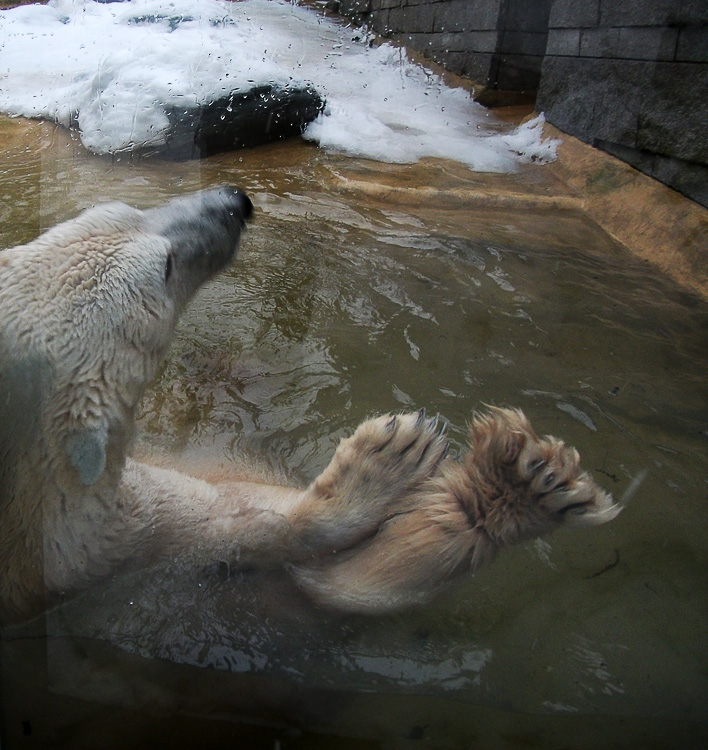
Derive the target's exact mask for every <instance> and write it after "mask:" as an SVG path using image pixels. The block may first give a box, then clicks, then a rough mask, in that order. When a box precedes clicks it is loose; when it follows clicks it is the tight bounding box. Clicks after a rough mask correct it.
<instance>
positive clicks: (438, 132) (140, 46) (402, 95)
mask: <svg viewBox="0 0 708 750" xmlns="http://www.w3.org/2000/svg"><path fill="white" fill-rule="evenodd" d="M370 41H371V40H370V38H369V37H367V36H366V35H365V34H364V33H363V32H361V31H360V30H355V29H352V28H349V27H347V26H345V25H343V24H337V23H335V22H333V21H330V20H328V19H326V18H324V17H323V16H321V15H320V14H318V13H317V12H315V11H314V10H312V9H309V8H305V7H302V6H298V5H296V4H292V3H288V2H281V1H279V0H244V1H243V2H235V3H234V2H227V1H225V0H130V1H129V2H117V3H115V2H114V3H98V2H93V0H51V2H49V4H47V5H29V6H21V7H18V8H14V9H10V10H4V11H0V111H2V112H5V113H7V114H11V115H22V116H26V117H43V118H48V119H51V120H55V121H57V122H59V123H61V124H63V125H66V126H68V125H69V124H70V123H71V122H72V118H76V121H77V123H78V126H79V130H80V134H81V140H82V142H83V144H84V145H85V146H86V148H88V149H90V150H91V151H94V152H96V153H115V152H120V151H126V150H131V149H134V148H140V147H143V146H149V145H159V144H161V143H164V141H165V135H166V129H167V127H168V121H167V117H166V115H165V112H164V107H165V106H179V105H181V104H192V105H194V104H206V103H208V102H210V101H213V100H215V99H218V98H220V97H222V96H224V95H226V94H228V93H230V92H232V91H235V90H247V89H250V88H252V87H253V86H255V85H260V84H265V83H274V84H279V85H281V86H287V85H296V84H299V83H303V82H310V83H312V84H314V86H315V87H316V89H317V90H318V91H319V92H320V93H321V94H322V95H323V96H324V97H325V98H326V101H327V105H326V108H325V111H324V113H323V114H322V115H321V116H320V117H319V118H318V119H317V120H316V121H315V122H313V123H311V124H310V125H309V126H308V128H307V130H306V131H305V134H304V135H305V137H306V138H308V139H310V140H313V141H315V142H317V143H318V144H319V145H320V146H321V147H323V148H325V149H331V150H335V151H338V152H343V153H346V154H351V155H354V156H363V157H367V158H370V159H376V160H382V161H391V162H402V163H405V162H414V161H417V160H418V159H420V158H421V157H425V156H434V157H435V156H437V157H443V158H449V159H454V160H457V161H460V162H463V163H464V164H467V165H468V166H469V167H470V168H471V169H474V170H478V171H495V172H497V171H498V172H506V171H513V170H514V169H515V168H516V167H517V165H518V164H519V163H524V162H528V161H532V160H533V161H550V160H553V159H554V158H555V148H556V145H557V141H549V140H546V141H544V140H543V139H542V133H541V126H542V118H538V119H537V120H535V121H532V122H531V123H527V124H525V125H523V126H521V127H519V128H517V129H516V130H515V131H513V132H506V133H505V132H504V129H503V128H500V126H499V124H498V123H497V122H496V121H495V120H494V118H493V117H492V116H491V115H490V114H489V113H488V111H487V110H485V109H484V108H483V107H481V106H480V105H478V104H476V103H475V102H473V101H472V100H471V98H470V96H469V94H468V93H467V92H466V91H464V90H463V89H461V88H450V87H448V86H445V85H444V84H443V82H442V80H441V79H440V78H439V77H437V76H435V75H433V74H432V73H431V72H430V71H428V70H426V69H425V68H424V67H422V66H420V65H417V64H413V63H412V62H410V61H409V60H408V59H407V58H406V55H405V52H404V51H402V50H401V49H399V48H396V47H394V46H393V45H391V44H389V43H386V44H383V45H380V46H377V45H374V44H370Z"/></svg>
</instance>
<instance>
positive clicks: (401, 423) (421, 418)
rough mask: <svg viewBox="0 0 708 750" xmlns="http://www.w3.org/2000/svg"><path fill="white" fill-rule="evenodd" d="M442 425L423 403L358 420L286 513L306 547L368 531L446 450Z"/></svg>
mask: <svg viewBox="0 0 708 750" xmlns="http://www.w3.org/2000/svg"><path fill="white" fill-rule="evenodd" d="M445 429H446V425H445V424H443V425H440V422H439V419H438V417H433V418H427V417H426V413H425V409H421V410H420V411H419V412H415V413H412V414H401V415H390V414H388V415H385V416H381V417H376V418H374V419H370V420H367V421H366V422H364V423H363V424H361V425H360V426H359V427H358V428H357V430H356V432H355V433H354V435H352V437H350V438H347V439H345V440H343V441H342V442H341V443H340V444H339V446H338V448H337V450H336V452H335V454H334V456H333V458H332V461H331V462H330V464H329V466H328V467H327V468H326V469H325V470H324V471H323V472H322V474H320V475H319V476H318V477H317V479H316V480H315V481H314V482H313V483H312V484H311V485H310V487H308V489H307V490H306V492H305V494H304V496H303V500H302V502H301V503H299V504H298V506H297V508H296V509H294V511H293V513H292V516H291V518H290V521H291V524H292V525H293V529H294V532H295V534H296V535H297V536H298V538H299V540H300V541H301V542H302V544H303V545H305V546H306V547H307V548H308V549H310V550H312V551H324V550H337V549H342V548H344V547H347V546H350V545H352V544H355V543H357V542H359V541H360V540H361V539H362V538H364V537H365V536H367V535H369V534H371V533H373V532H374V531H375V530H376V529H378V527H379V526H380V525H381V523H382V522H383V521H384V520H385V519H386V518H387V517H389V516H390V515H391V513H392V512H394V508H395V507H397V506H400V505H401V503H404V502H405V498H406V496H408V495H409V494H410V493H412V492H413V491H414V490H415V489H416V488H417V487H418V486H419V485H420V484H421V483H422V482H424V481H425V480H427V479H428V478H430V477H431V476H432V475H433V474H434V473H435V471H436V469H437V467H438V465H439V464H440V462H441V461H442V460H443V459H444V458H445V456H446V455H447V452H448V442H447V439H446V438H445Z"/></svg>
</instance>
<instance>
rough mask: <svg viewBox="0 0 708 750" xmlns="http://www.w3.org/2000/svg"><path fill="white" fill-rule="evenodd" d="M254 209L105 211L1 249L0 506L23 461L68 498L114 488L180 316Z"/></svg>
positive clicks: (203, 202) (231, 196) (227, 202)
mask: <svg viewBox="0 0 708 750" xmlns="http://www.w3.org/2000/svg"><path fill="white" fill-rule="evenodd" d="M251 211H252V205H251V202H250V200H249V199H248V198H247V197H246V195H245V194H244V193H242V192H241V191H239V190H236V189H232V188H222V189H217V190H210V191H204V192H201V193H196V194H194V195H191V196H188V197H185V198H179V199H176V200H173V201H171V202H170V203H168V204H166V205H165V206H163V207H160V208H156V209H151V210H146V211H140V210H137V209H134V208H131V207H129V206H127V205H125V204H122V203H109V204H105V205H99V206H96V207H94V208H91V209H89V210H87V211H84V212H83V213H82V214H80V215H79V216H78V217H77V218H75V219H72V220H70V221H67V222H65V223H63V224H60V225H58V226H56V227H54V228H53V229H50V230H49V231H48V232H46V233H45V234H43V235H41V236H40V237H39V238H37V239H36V240H34V241H33V242H30V243H29V244H27V245H22V246H19V247H15V248H12V249H9V250H5V251H4V252H0V501H1V500H2V494H7V493H9V494H10V496H12V493H13V490H12V486H11V485H12V483H13V482H12V479H13V474H15V473H16V472H17V471H18V466H20V465H22V463H23V462H24V463H27V464H28V465H30V466H34V470H35V471H40V472H42V473H44V472H46V473H48V474H50V475H51V476H53V477H54V478H55V479H56V482H57V484H58V486H59V488H60V489H61V491H62V493H63V494H65V495H69V496H70V495H75V494H76V493H80V492H81V491H82V488H86V487H91V486H93V485H96V486H97V488H98V487H99V486H100V484H103V483H105V482H107V483H108V484H107V487H110V486H111V485H114V484H115V482H116V481H117V476H118V475H119V474H120V471H121V470H122V466H123V463H124V460H125V451H126V447H127V443H128V441H129V439H130V435H131V430H132V423H133V418H134V411H135V407H136V405H137V403H138V401H139V400H140V398H141V396H142V394H143V392H144V390H145V387H146V386H147V385H148V383H149V382H150V380H151V379H152V377H153V376H154V374H155V371H156V368H157V366H158V364H159V362H160V360H161V359H162V357H163V356H164V355H165V353H166V350H167V347H168V346H169V343H170V340H171V338H172V335H173V333H174V329H175V325H176V322H177V320H178V317H179V314H180V312H181V311H182V310H183V308H184V306H185V304H186V303H187V302H188V301H189V299H190V298H191V297H192V295H193V294H194V292H195V291H196V290H197V289H198V288H199V287H200V285H201V284H202V283H203V282H204V281H206V280H207V279H208V278H210V277H211V276H212V275H213V274H215V273H216V272H217V271H219V270H221V269H222V268H223V267H224V266H225V265H226V264H227V263H228V262H229V261H230V260H231V259H232V258H233V256H234V254H235V251H236V247H237V245H238V242H239V238H240V234H241V231H242V228H243V226H244V223H245V220H246V219H247V218H248V217H249V216H250V214H251ZM29 454H31V456H32V459H31V463H30V461H29V460H27V459H28V455H29ZM37 462H39V463H37ZM107 467H108V471H107ZM23 479H25V477H23ZM20 481H22V480H20Z"/></svg>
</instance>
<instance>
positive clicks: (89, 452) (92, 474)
mask: <svg viewBox="0 0 708 750" xmlns="http://www.w3.org/2000/svg"><path fill="white" fill-rule="evenodd" d="M66 454H67V456H68V457H69V462H70V463H71V465H72V466H73V467H74V468H75V469H76V471H77V472H78V475H79V481H80V482H81V484H83V485H84V486H85V487H89V486H90V485H92V484H95V483H96V482H97V481H98V480H99V479H100V478H101V474H103V470H104V469H105V468H106V435H105V433H104V431H103V430H82V431H81V432H77V433H75V434H74V435H72V436H71V437H70V438H69V439H68V440H67V441H66Z"/></svg>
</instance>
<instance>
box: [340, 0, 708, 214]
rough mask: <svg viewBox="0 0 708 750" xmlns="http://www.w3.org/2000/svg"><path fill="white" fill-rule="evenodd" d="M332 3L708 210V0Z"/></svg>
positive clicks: (488, 100)
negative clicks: (517, 96)
mask: <svg viewBox="0 0 708 750" xmlns="http://www.w3.org/2000/svg"><path fill="white" fill-rule="evenodd" d="M328 5H329V7H331V8H333V9H334V10H337V11H338V12H340V13H341V14H342V15H345V16H348V17H350V18H352V19H353V20H355V21H356V22H358V23H365V24H366V25H368V26H369V27H370V28H372V29H373V30H374V31H376V32H378V33H379V34H382V35H383V36H385V37H391V38H394V39H396V40H397V41H399V42H401V43H403V44H405V45H406V46H408V47H412V48H413V49H416V50H418V51H421V52H423V53H424V54H425V55H426V56H427V57H429V58H430V59H432V60H434V61H435V62H438V63H439V64H441V65H442V66H444V67H445V68H447V69H448V70H450V71H452V72H454V73H458V74H461V75H464V76H467V77H469V78H470V79H471V80H472V81H474V82H475V83H477V84H481V85H482V86H485V87H486V91H485V92H483V96H484V97H485V99H483V100H481V101H484V103H493V102H494V101H495V98H496V100H497V101H499V100H502V101H503V99H501V98H500V97H499V96H498V95H497V96H495V94H496V93H497V92H495V91H494V90H502V91H507V92H508V91H514V92H519V91H524V90H526V91H532V92H536V90H537V96H536V108H537V109H539V110H542V111H544V112H545V114H546V117H547V118H548V120H549V122H551V123H553V124H554V125H556V126H557V127H559V128H560V129H561V130H564V131H565V132H567V133H570V134H571V135H574V136H576V137H578V138H580V139H581V140H584V141H586V142H588V143H592V144H594V145H595V146H597V147H599V148H602V149H604V150H606V151H608V152H609V153H612V154H614V155H615V156H617V157H619V158H621V159H623V160H624V161H627V162H629V163H630V164H632V165H633V166H635V167H637V168H638V169H640V170H642V171H643V172H646V173H647V174H649V175H651V176H652V177H655V178H656V179H658V180H660V181H661V182H664V183H665V184H667V185H670V186H671V187H673V188H675V189H676V190H679V191H680V192H682V193H684V194H685V195H687V196H689V197H691V198H693V199H694V200H696V201H698V202H699V203H702V204H703V205H706V206H708V135H707V134H706V133H707V132H708V128H707V127H706V123H708V0H330V2H329V3H328ZM490 92H491V93H490ZM532 97H533V94H532ZM531 101H533V98H532V99H531Z"/></svg>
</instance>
